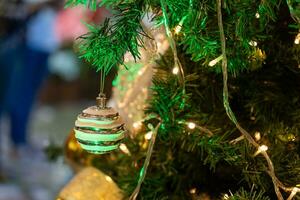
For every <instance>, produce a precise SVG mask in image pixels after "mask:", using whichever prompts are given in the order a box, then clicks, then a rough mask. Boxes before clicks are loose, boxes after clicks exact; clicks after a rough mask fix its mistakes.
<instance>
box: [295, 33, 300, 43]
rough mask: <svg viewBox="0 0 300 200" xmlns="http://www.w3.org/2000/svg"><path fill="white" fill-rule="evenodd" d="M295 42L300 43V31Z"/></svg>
mask: <svg viewBox="0 0 300 200" xmlns="http://www.w3.org/2000/svg"><path fill="white" fill-rule="evenodd" d="M294 43H295V44H299V43H300V33H298V34H297V36H296V38H295V40H294Z"/></svg>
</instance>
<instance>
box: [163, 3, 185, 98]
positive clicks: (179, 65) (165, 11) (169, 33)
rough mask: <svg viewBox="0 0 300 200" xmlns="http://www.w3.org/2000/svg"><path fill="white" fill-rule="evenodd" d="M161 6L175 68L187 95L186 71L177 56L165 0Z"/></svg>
mask: <svg viewBox="0 0 300 200" xmlns="http://www.w3.org/2000/svg"><path fill="white" fill-rule="evenodd" d="M160 4H161V9H162V13H163V22H164V25H165V29H166V35H167V38H168V41H169V44H170V47H171V49H172V52H173V57H174V67H178V69H179V72H180V82H181V84H182V86H183V92H184V93H185V81H184V71H183V68H182V65H181V62H180V60H179V58H178V55H177V49H176V43H175V40H174V38H173V34H172V32H171V30H170V26H169V19H168V15H167V5H166V2H165V0H160Z"/></svg>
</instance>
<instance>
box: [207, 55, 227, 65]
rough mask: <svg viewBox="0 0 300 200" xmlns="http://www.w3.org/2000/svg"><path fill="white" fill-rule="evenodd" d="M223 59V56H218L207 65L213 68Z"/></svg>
mask: <svg viewBox="0 0 300 200" xmlns="http://www.w3.org/2000/svg"><path fill="white" fill-rule="evenodd" d="M222 59H223V55H220V56H219V57H217V58H215V59H213V60H212V61H210V62H209V63H208V66H210V67H213V66H215V65H216V64H217V63H218V62H220V61H221V60H222Z"/></svg>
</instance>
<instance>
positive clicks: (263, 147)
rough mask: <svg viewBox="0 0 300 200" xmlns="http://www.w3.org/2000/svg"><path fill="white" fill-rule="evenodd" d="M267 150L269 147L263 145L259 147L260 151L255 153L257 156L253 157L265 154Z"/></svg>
mask: <svg viewBox="0 0 300 200" xmlns="http://www.w3.org/2000/svg"><path fill="white" fill-rule="evenodd" d="M267 150H268V146H267V145H264V144H263V145H261V146H259V147H258V150H257V151H256V152H255V154H254V155H253V156H257V155H258V154H260V153H261V152H265V151H267Z"/></svg>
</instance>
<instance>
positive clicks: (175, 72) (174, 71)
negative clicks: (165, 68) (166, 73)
mask: <svg viewBox="0 0 300 200" xmlns="http://www.w3.org/2000/svg"><path fill="white" fill-rule="evenodd" d="M178 72H179V67H174V68H173V70H172V73H173V74H175V75H176V74H178Z"/></svg>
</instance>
